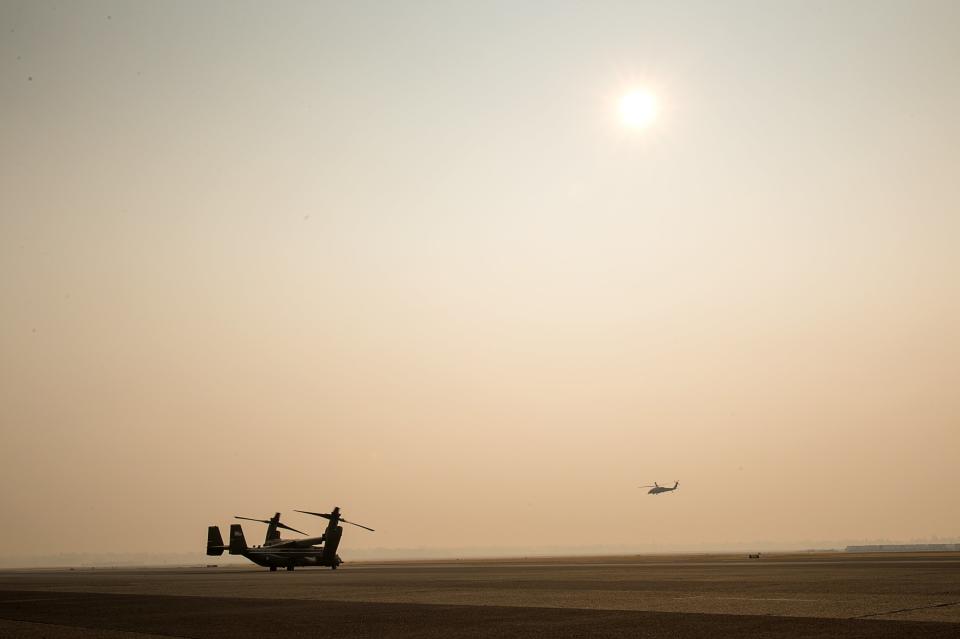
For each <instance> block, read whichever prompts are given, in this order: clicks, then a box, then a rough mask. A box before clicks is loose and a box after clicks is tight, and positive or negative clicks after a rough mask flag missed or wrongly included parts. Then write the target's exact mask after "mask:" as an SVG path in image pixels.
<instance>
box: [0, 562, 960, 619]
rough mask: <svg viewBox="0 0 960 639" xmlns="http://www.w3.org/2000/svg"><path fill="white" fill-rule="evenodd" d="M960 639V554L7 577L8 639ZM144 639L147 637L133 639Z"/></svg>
mask: <svg viewBox="0 0 960 639" xmlns="http://www.w3.org/2000/svg"><path fill="white" fill-rule="evenodd" d="M276 632H283V633H285V634H286V635H290V636H330V637H334V636H335V637H344V638H351V637H451V636H456V637H502V636H511V637H636V636H640V635H642V636H644V637H708V636H709V637H716V636H730V637H953V638H956V637H960V554H958V553H950V554H940V553H938V554H924V553H918V554H883V555H846V554H842V553H837V554H820V555H814V554H803V555H782V556H766V555H765V556H764V557H762V558H761V559H759V560H747V559H746V558H745V557H742V556H736V557H734V556H709V557H708V556H686V557H620V558H583V559H569V558H564V559H556V560H543V559H536V560H527V561H520V560H518V561H469V562H468V561H450V562H435V563H388V564H345V565H344V566H343V567H342V568H341V569H340V570H337V571H331V570H322V569H308V570H303V569H300V570H296V571H294V572H286V571H279V572H274V573H271V572H268V571H266V570H264V569H260V568H256V567H253V566H251V567H249V568H247V567H243V568H236V567H232V568H193V569H186V568H184V569H139V570H133V569H124V570H120V569H115V570H109V569H108V570H74V571H39V570H35V571H6V572H2V573H0V635H2V636H10V637H55V638H70V637H87V636H93V637H111V638H112V637H121V636H122V637H131V636H141V637H150V636H166V637H169V636H178V637H197V638H207V637H258V636H263V635H264V634H267V633H276ZM131 633H133V634H131Z"/></svg>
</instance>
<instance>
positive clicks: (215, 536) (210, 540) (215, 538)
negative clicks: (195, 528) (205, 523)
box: [207, 526, 226, 555]
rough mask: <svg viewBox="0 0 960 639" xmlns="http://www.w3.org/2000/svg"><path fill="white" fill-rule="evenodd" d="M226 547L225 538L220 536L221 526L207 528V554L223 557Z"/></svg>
mask: <svg viewBox="0 0 960 639" xmlns="http://www.w3.org/2000/svg"><path fill="white" fill-rule="evenodd" d="M225 548H226V546H224V545H223V537H221V536H220V526H210V527H208V528H207V554H208V555H222V554H223V551H224V549H225Z"/></svg>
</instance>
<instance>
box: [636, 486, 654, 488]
mask: <svg viewBox="0 0 960 639" xmlns="http://www.w3.org/2000/svg"><path fill="white" fill-rule="evenodd" d="M637 488H656V486H637Z"/></svg>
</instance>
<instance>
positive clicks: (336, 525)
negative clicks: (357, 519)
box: [207, 507, 373, 571]
mask: <svg viewBox="0 0 960 639" xmlns="http://www.w3.org/2000/svg"><path fill="white" fill-rule="evenodd" d="M297 512H303V513H307V514H308V515H316V516H317V517H323V518H324V519H326V520H327V527H326V529H325V530H324V531H323V534H322V535H320V536H319V537H306V538H304V539H282V538H281V537H280V531H279V530H278V528H282V529H284V530H291V531H293V532H297V533H300V534H301V535H303V534H306V533H304V532H302V531H300V530H297V529H296V528H291V527H290V526H287V525H286V524H282V523H280V513H277V514H275V515H274V516H273V517H271V518H270V519H253V518H252V517H237V519H245V520H247V521H258V522H261V523H264V524H267V537H266V539H264V541H263V545H262V546H248V545H247V541H246V539H245V538H244V536H243V528H241V526H240V524H232V525H231V526H230V543H229V544H224V543H223V537H221V535H220V527H219V526H210V527H209V528H208V529H207V554H208V555H222V554H223V551H224V550H227V551H229V552H230V554H231V555H242V556H244V557H246V558H247V559H249V560H250V561H252V562H253V563H255V564H257V565H259V566H263V567H265V568H269V569H270V570H271V571H274V570H276V569H277V568H286V569H287V570H293V569H294V568H295V567H297V566H326V567H329V568H332V569H333V570H336V569H337V566H339V565H340V564H342V563H343V560H342V559H340V555H338V554H337V548H338V547H339V546H340V537H341V535H343V526H341V525H340V524H341V523H345V524H353V525H354V526H359V527H360V528H364V529H366V530H369V531H371V532H373V528H369V527H367V526H364V525H362V524H357V523H354V522H352V521H347V520H346V519H344V518H343V517H341V516H340V508H339V507H336V508H334V509H333V511H332V512H329V513H313V512H308V511H305V510H301V511H297ZM321 544H322V545H321Z"/></svg>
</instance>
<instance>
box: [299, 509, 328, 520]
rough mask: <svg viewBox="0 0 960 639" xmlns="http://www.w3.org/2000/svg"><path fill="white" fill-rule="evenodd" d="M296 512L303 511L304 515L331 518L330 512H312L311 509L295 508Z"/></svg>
mask: <svg viewBox="0 0 960 639" xmlns="http://www.w3.org/2000/svg"><path fill="white" fill-rule="evenodd" d="M293 512H295V513H303V514H304V515H313V516H314V517H323V518H324V519H330V513H312V512H310V511H309V510H294V511H293Z"/></svg>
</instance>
